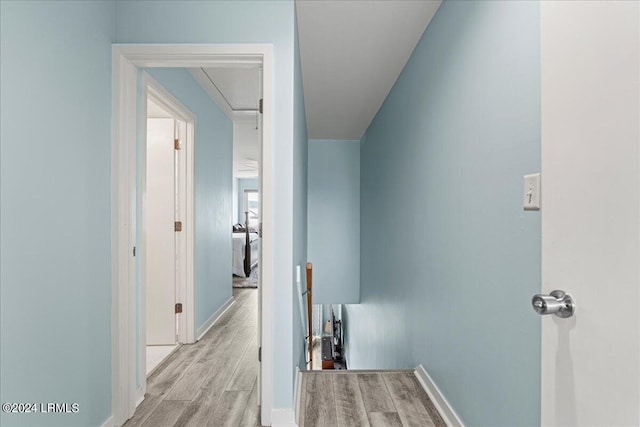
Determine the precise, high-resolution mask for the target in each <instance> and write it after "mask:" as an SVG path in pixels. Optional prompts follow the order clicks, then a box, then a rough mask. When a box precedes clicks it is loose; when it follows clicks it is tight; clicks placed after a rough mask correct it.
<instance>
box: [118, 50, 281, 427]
mask: <svg viewBox="0 0 640 427" xmlns="http://www.w3.org/2000/svg"><path fill="white" fill-rule="evenodd" d="M272 55H273V53H272V46H270V45H133V44H127V45H117V46H114V58H113V67H114V68H113V75H114V85H113V103H114V112H113V123H114V131H113V153H112V168H113V173H112V176H113V180H114V181H113V212H112V218H113V227H112V230H113V232H112V233H113V245H112V248H113V253H112V260H113V275H112V277H113V302H112V337H113V339H112V353H113V354H112V361H113V364H112V373H113V378H112V405H113V414H114V422H115V423H116V424H118V425H121V424H123V423H124V422H125V421H126V420H127V419H128V418H130V417H131V416H132V415H133V413H134V412H135V409H136V406H137V404H138V403H140V401H141V396H140V394H139V390H138V388H137V383H138V381H139V379H140V376H146V372H145V371H146V369H145V370H142V369H140V362H141V360H142V358H143V356H142V353H143V351H141V350H140V349H141V348H144V347H145V346H141V345H139V342H138V340H139V339H140V338H141V337H139V336H137V333H138V331H137V328H136V323H137V321H140V320H141V319H139V316H140V312H139V310H138V306H139V303H140V301H139V300H138V299H139V298H140V295H138V294H137V292H138V290H137V288H136V282H137V280H139V278H138V277H137V275H138V274H139V272H138V268H139V265H140V257H136V255H137V254H136V252H135V246H136V243H137V242H139V241H145V240H146V236H145V232H146V229H145V226H143V227H140V228H139V227H137V224H136V218H138V217H140V215H138V213H137V209H141V210H143V211H144V208H145V207H146V205H145V203H142V204H141V206H137V204H136V200H139V197H138V192H139V191H143V190H141V189H140V188H145V187H144V186H141V187H140V186H139V185H138V183H137V179H138V178H140V179H142V177H144V176H145V174H144V171H142V170H140V168H139V165H140V162H139V161H138V160H139V159H138V157H139V156H140V155H141V154H140V153H139V152H138V151H137V150H138V149H137V145H136V141H137V139H138V138H139V137H141V134H144V133H143V132H141V129H140V128H139V127H138V123H137V122H138V119H137V117H138V115H139V111H138V107H137V101H138V96H139V94H140V93H144V89H145V87H146V86H145V82H144V76H143V79H139V72H140V70H141V69H144V68H185V69H194V68H205V67H220V68H231V67H234V66H239V67H240V68H242V67H245V68H246V67H256V66H259V67H260V68H261V69H262V72H261V76H260V77H261V82H260V84H261V87H262V95H263V96H262V102H261V105H260V110H262V106H263V105H264V113H261V114H260V117H259V120H260V126H259V130H260V132H259V134H260V139H261V150H260V151H261V152H260V159H258V160H262V159H264V163H263V165H264V167H262V168H260V170H259V174H260V180H259V182H260V184H259V189H258V190H259V191H260V194H261V196H262V197H261V203H260V205H261V206H260V212H259V214H258V217H259V218H260V221H261V222H260V224H261V226H260V227H259V228H260V231H262V232H263V236H262V239H261V245H260V252H259V262H258V268H259V273H260V274H259V276H260V281H261V283H260V286H259V287H258V289H257V298H256V299H257V307H258V313H257V316H256V317H257V323H258V328H257V334H256V335H257V337H256V340H257V343H256V345H255V347H256V350H258V351H256V353H258V354H260V355H261V363H260V364H259V367H258V386H257V390H258V392H257V393H256V394H257V399H258V402H256V404H258V403H259V407H260V419H261V422H262V424H263V425H269V424H270V423H271V411H272V400H273V398H272V387H273V386H272V348H273V346H272V331H271V328H270V327H269V326H270V325H271V323H272V313H271V309H272V282H273V264H274V263H273V253H272V247H273V213H272V208H273V204H272V199H271V197H272V194H273V193H272V192H273V184H272V180H273V175H274V172H273V166H272V158H273V154H272V140H273V125H272V117H273V87H272V81H273V77H272V76H273V74H272ZM141 82H142V83H141ZM176 123H177V126H176ZM175 127H178V128H180V127H181V124H180V123H179V121H174V131H175ZM187 129H188V126H187ZM177 132H179V131H177ZM187 133H188V130H187ZM177 139H179V138H177ZM191 151H193V150H191ZM141 172H143V173H141ZM193 194H195V193H193ZM141 199H143V200H144V195H143V197H142V198H141ZM193 223H194V222H193V221H192V222H191V224H193ZM176 227H178V225H177V224H176ZM138 233H139V234H138ZM192 243H193V242H192ZM143 246H144V245H143ZM187 246H188V244H187ZM187 250H188V248H187ZM144 255H146V254H144ZM143 270H144V269H143ZM187 270H188V269H187ZM143 274H144V273H141V275H143ZM186 274H189V273H188V271H187V273H186ZM191 274H193V272H192V273H191ZM145 281H146V278H144V277H143V280H142V282H145ZM178 292H179V291H178ZM185 292H188V290H187V291H185ZM188 300H189V298H187V299H186V301H188ZM263 307H264V308H265V309H264V310H263V309H262V308H263ZM184 310H185V312H187V310H188V307H184ZM193 313H195V310H194V307H192V310H191V314H190V315H189V316H187V317H186V319H185V320H184V321H183V320H182V318H180V320H178V322H177V323H176V325H177V331H178V340H177V342H178V343H179V342H181V340H180V331H181V330H182V329H183V328H186V327H187V324H188V322H189V319H193ZM145 320H146V319H145ZM263 325H265V326H266V327H263ZM194 329H195V328H190V330H191V331H193V330H194ZM145 339H146V337H145ZM194 341H195V339H194V337H193V336H189V334H187V338H186V339H185V343H189V342H194ZM137 350H138V351H137ZM258 354H256V355H255V358H257V357H258ZM144 356H145V357H144V362H142V364H143V365H145V364H146V354H145V355H144ZM247 359H249V357H247ZM256 407H257V405H256Z"/></svg>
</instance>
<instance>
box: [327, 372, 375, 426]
mask: <svg viewBox="0 0 640 427" xmlns="http://www.w3.org/2000/svg"><path fill="white" fill-rule="evenodd" d="M331 379H332V383H333V392H334V395H335V401H336V416H337V419H338V426H339V427H357V426H367V427H368V426H369V420H368V419H367V411H366V409H365V407H364V401H363V400H362V394H361V393H360V386H359V383H358V377H357V376H355V375H331Z"/></svg>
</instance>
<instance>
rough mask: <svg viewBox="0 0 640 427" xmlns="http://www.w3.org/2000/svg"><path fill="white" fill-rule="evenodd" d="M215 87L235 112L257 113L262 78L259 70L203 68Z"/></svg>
mask: <svg viewBox="0 0 640 427" xmlns="http://www.w3.org/2000/svg"><path fill="white" fill-rule="evenodd" d="M202 70H203V71H204V73H205V74H206V75H207V77H208V78H209V80H210V81H211V83H212V84H213V85H215V86H216V87H217V88H218V91H219V92H220V93H221V94H222V96H223V97H224V100H225V101H226V103H227V104H228V105H229V106H230V107H231V109H232V110H234V111H242V110H248V111H255V110H257V108H258V101H259V100H260V94H261V93H262V91H261V90H260V86H261V85H260V78H261V73H260V70H259V69H258V68H203V69H202Z"/></svg>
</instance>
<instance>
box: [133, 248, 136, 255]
mask: <svg viewBox="0 0 640 427" xmlns="http://www.w3.org/2000/svg"><path fill="white" fill-rule="evenodd" d="M133 256H136V247H135V246H134V247H133Z"/></svg>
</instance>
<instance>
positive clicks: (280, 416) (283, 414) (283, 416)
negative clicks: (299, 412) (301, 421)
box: [271, 408, 298, 427]
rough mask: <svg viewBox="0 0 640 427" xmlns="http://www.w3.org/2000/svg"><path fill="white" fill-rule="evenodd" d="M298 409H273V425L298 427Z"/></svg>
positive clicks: (277, 426)
mask: <svg viewBox="0 0 640 427" xmlns="http://www.w3.org/2000/svg"><path fill="white" fill-rule="evenodd" d="M297 426H298V424H296V411H294V410H293V408H285V409H272V410H271V427H297Z"/></svg>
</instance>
